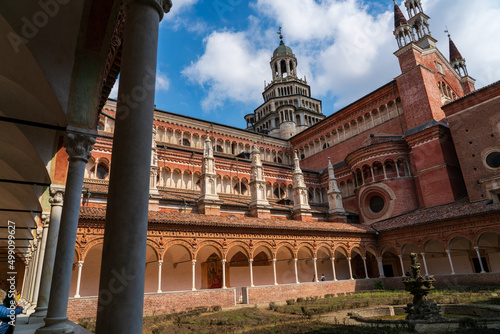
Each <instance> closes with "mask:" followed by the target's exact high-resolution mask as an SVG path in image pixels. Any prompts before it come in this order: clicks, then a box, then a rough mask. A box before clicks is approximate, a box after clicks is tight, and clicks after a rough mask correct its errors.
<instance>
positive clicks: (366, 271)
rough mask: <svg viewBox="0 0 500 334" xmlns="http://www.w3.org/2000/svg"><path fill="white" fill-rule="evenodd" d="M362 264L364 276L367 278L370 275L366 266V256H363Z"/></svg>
mask: <svg viewBox="0 0 500 334" xmlns="http://www.w3.org/2000/svg"><path fill="white" fill-rule="evenodd" d="M363 264H364V266H365V278H366V279H369V278H370V277H368V267H367V266H366V257H364V258H363Z"/></svg>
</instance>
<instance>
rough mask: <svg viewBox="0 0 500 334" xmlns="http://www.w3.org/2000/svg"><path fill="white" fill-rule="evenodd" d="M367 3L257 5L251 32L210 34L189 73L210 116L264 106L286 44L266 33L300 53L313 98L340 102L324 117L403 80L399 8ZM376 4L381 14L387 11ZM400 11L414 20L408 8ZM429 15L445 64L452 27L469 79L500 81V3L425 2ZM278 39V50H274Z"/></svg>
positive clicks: (304, 0)
mask: <svg viewBox="0 0 500 334" xmlns="http://www.w3.org/2000/svg"><path fill="white" fill-rule="evenodd" d="M367 3H368V4H369V2H367V1H361V0H343V1H340V0H258V1H257V2H256V3H255V4H253V5H251V6H252V7H253V8H254V10H255V11H256V12H257V15H256V16H255V17H254V16H251V17H249V22H250V28H248V29H247V30H246V31H241V32H228V31H223V32H214V33H212V34H210V35H209V36H208V37H207V38H206V39H205V43H206V48H205V52H204V54H203V55H202V56H201V57H200V58H199V59H198V60H197V61H196V62H194V63H192V64H191V65H190V66H189V67H188V68H186V69H185V70H184V71H183V73H184V74H185V75H186V76H188V77H189V78H190V80H191V81H192V82H195V83H197V84H199V85H201V86H203V87H204V88H205V89H206V92H207V95H206V97H205V99H204V100H203V102H202V106H203V108H204V110H209V109H213V108H216V107H218V106H220V105H221V104H222V103H224V101H226V100H230V101H237V102H243V103H249V102H251V103H254V104H255V107H257V106H258V105H259V104H260V103H262V97H261V95H260V94H261V93H262V90H263V86H262V82H263V80H268V81H269V80H270V79H271V77H270V76H271V72H270V70H269V60H270V56H271V52H272V49H274V47H275V46H277V45H278V41H277V39H273V38H276V37H273V35H274V36H276V35H275V34H274V32H275V30H274V29H267V30H263V29H265V28H262V27H266V26H269V25H271V24H272V25H273V26H274V25H275V26H282V27H283V33H284V36H285V43H286V44H287V45H288V46H291V47H292V49H293V50H294V53H295V54H296V56H297V58H298V62H299V66H298V72H299V74H300V75H301V76H302V75H304V74H305V75H306V76H307V79H308V82H309V84H310V85H311V87H312V94H313V96H314V97H317V98H320V99H323V100H325V99H330V98H332V99H334V100H335V101H336V102H335V106H332V105H324V112H325V113H326V114H330V113H331V112H332V111H334V110H336V109H339V108H340V107H343V106H345V105H347V104H348V103H350V102H353V101H354V100H356V99H357V98H360V97H361V96H363V95H365V94H367V93H369V92H370V91H372V90H375V89H377V88H378V87H380V86H381V85H383V84H385V83H387V82H389V81H391V80H392V79H393V78H394V77H396V76H398V75H399V74H400V73H401V72H400V68H399V64H398V60H397V58H396V57H395V56H394V55H393V52H394V51H396V50H397V43H396V41H395V39H394V36H393V29H394V21H393V20H394V19H393V17H394V12H393V6H392V4H390V3H389V4H387V7H386V8H387V11H385V12H381V13H379V14H373V12H374V11H373V9H374V8H375V7H368V5H366V4H367ZM400 3H401V1H400ZM375 5H376V6H377V8H376V9H380V5H379V4H375ZM375 5H374V6H375ZM400 7H401V10H402V11H403V13H404V14H405V15H406V16H407V12H406V8H404V6H403V5H401V6H400ZM382 8H383V7H382ZM423 8H424V12H425V13H427V14H428V15H429V16H431V20H430V21H429V23H430V25H431V31H432V32H433V36H434V37H435V38H437V39H438V40H439V41H440V42H439V43H438V45H437V46H438V48H439V50H440V51H441V52H442V53H443V54H444V55H445V57H448V55H449V54H448V40H447V37H446V36H445V34H444V29H445V28H444V27H445V25H448V28H449V30H450V32H451V33H452V37H453V39H454V41H455V44H456V45H457V47H458V48H459V50H460V52H461V53H462V55H463V56H464V57H465V58H466V59H467V64H468V69H469V74H470V75H471V76H472V77H475V78H476V79H478V82H477V87H481V86H483V85H485V84H488V83H490V82H492V81H495V80H498V79H500V66H498V65H497V59H496V58H498V55H499V54H500V39H499V38H498V36H496V34H498V33H499V32H500V20H498V17H500V2H498V0H481V3H480V4H478V1H470V0H456V1H454V2H453V5H450V4H449V3H448V1H443V0H423ZM379 12H380V10H379ZM407 17H408V16H407ZM270 40H274V41H276V44H274V45H272V44H271V45H269V43H268V41H270ZM263 41H264V43H263ZM265 41H267V43H265ZM263 44H264V45H263ZM265 44H267V45H265ZM267 47H270V49H269V50H267V49H266V48H267Z"/></svg>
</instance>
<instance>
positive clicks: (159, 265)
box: [156, 260, 163, 293]
mask: <svg viewBox="0 0 500 334" xmlns="http://www.w3.org/2000/svg"><path fill="white" fill-rule="evenodd" d="M162 264H163V260H158V290H156V293H161V292H162V291H161V266H162Z"/></svg>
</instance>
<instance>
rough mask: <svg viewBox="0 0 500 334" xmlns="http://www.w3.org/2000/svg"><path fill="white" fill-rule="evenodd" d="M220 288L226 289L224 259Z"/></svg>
mask: <svg viewBox="0 0 500 334" xmlns="http://www.w3.org/2000/svg"><path fill="white" fill-rule="evenodd" d="M222 288H223V289H227V286H226V260H225V259H224V260H222Z"/></svg>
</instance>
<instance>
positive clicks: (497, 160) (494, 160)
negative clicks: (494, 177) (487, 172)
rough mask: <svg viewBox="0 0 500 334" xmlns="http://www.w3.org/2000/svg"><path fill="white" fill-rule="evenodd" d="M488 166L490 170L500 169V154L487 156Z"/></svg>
mask: <svg viewBox="0 0 500 334" xmlns="http://www.w3.org/2000/svg"><path fill="white" fill-rule="evenodd" d="M486 164H487V165H488V166H489V167H490V168H500V152H497V151H495V152H491V153H490V154H488V155H487V156H486Z"/></svg>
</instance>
